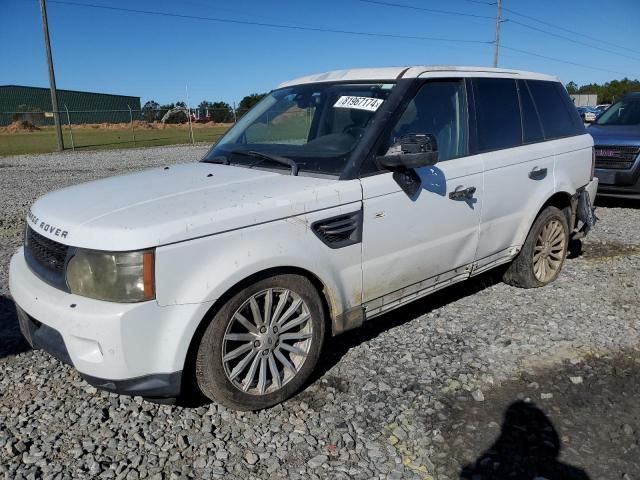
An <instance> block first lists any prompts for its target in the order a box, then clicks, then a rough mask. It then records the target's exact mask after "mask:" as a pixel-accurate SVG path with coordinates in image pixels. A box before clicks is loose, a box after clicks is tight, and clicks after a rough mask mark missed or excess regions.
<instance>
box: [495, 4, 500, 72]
mask: <svg viewBox="0 0 640 480" xmlns="http://www.w3.org/2000/svg"><path fill="white" fill-rule="evenodd" d="M496 5H497V7H498V11H497V13H496V40H495V43H494V44H493V68H496V67H497V66H498V50H499V49H500V15H501V13H502V0H496Z"/></svg>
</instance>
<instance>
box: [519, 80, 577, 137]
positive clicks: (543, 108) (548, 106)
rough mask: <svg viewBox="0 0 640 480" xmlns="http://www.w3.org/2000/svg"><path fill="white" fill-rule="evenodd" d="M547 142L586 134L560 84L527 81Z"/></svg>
mask: <svg viewBox="0 0 640 480" xmlns="http://www.w3.org/2000/svg"><path fill="white" fill-rule="evenodd" d="M526 83H527V85H528V86H529V90H530V91H531V95H532V96H533V101H534V102H535V105H536V108H537V110H538V115H539V116H540V121H541V122H542V130H543V132H544V137H545V139H547V140H551V139H554V138H562V137H569V136H572V135H580V134H582V133H584V132H585V129H584V125H583V124H582V121H581V120H580V116H579V115H578V113H577V112H576V109H575V108H574V107H573V104H572V103H571V99H570V98H569V95H568V94H567V92H566V91H565V90H564V88H563V87H562V85H560V84H559V83H558V82H545V81H542V80H527V81H526Z"/></svg>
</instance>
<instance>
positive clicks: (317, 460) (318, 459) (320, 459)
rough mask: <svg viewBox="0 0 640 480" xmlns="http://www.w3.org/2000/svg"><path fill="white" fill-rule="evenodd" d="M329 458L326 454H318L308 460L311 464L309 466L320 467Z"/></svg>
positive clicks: (308, 463)
mask: <svg viewBox="0 0 640 480" xmlns="http://www.w3.org/2000/svg"><path fill="white" fill-rule="evenodd" d="M327 460H329V457H327V456H326V455H316V456H315V457H313V458H312V459H311V460H309V461H308V462H307V465H309V468H318V467H320V466H321V465H323V464H324V463H326V461H327Z"/></svg>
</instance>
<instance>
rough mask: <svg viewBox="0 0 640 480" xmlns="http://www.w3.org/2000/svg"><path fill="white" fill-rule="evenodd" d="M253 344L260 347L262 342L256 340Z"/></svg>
mask: <svg viewBox="0 0 640 480" xmlns="http://www.w3.org/2000/svg"><path fill="white" fill-rule="evenodd" d="M253 346H254V347H256V348H258V347H259V346H260V342H259V341H258V340H256V341H255V342H253Z"/></svg>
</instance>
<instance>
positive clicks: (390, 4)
mask: <svg viewBox="0 0 640 480" xmlns="http://www.w3.org/2000/svg"><path fill="white" fill-rule="evenodd" d="M358 1H360V2H363V3H372V4H374V5H382V6H385V7H396V8H407V9H409V10H420V11H423V12H429V13H440V14H442V15H457V16H460V17H473V18H486V19H489V20H493V19H494V18H495V17H492V16H489V15H476V14H474V13H463V12H454V11H452V10H440V9H437V8H424V7H416V6H414V5H404V4H402V3H393V2H383V1H379V0H358ZM478 3H483V4H484V2H478ZM485 5H486V4H485Z"/></svg>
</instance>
